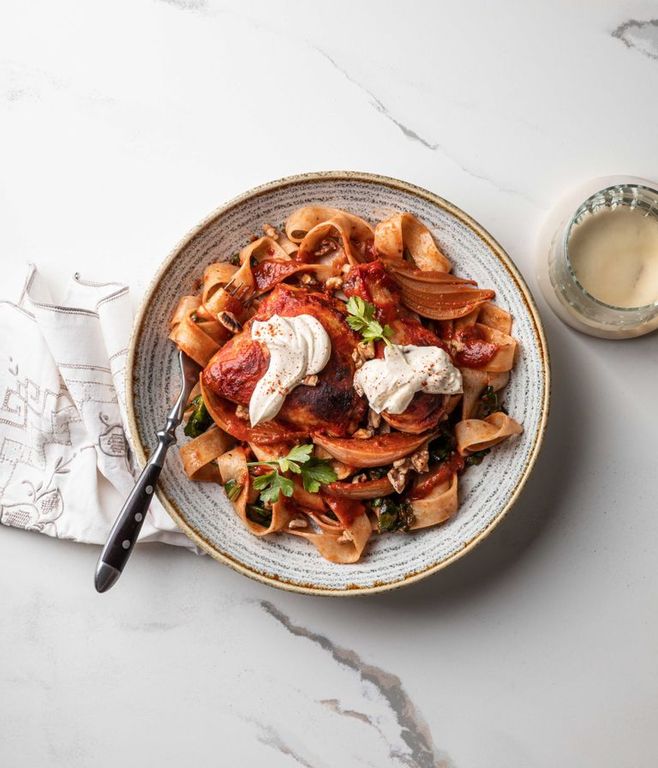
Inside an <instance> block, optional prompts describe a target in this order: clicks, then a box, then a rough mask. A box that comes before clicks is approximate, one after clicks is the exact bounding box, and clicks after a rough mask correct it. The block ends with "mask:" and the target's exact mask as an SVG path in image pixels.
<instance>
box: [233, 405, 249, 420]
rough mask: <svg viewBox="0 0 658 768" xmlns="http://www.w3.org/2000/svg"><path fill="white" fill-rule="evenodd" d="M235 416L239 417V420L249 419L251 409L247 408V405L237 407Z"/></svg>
mask: <svg viewBox="0 0 658 768" xmlns="http://www.w3.org/2000/svg"><path fill="white" fill-rule="evenodd" d="M235 415H236V416H237V417H238V419H248V418H249V408H247V406H246V405H237V406H236V407H235Z"/></svg>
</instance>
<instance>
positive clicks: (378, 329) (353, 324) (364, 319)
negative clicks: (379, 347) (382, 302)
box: [347, 296, 393, 344]
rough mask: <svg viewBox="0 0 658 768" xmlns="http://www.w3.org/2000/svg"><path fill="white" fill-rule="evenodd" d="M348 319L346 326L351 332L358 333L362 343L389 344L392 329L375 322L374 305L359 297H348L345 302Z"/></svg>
mask: <svg viewBox="0 0 658 768" xmlns="http://www.w3.org/2000/svg"><path fill="white" fill-rule="evenodd" d="M347 311H348V313H349V317H348V318H347V324H348V325H349V327H350V328H351V329H352V330H353V331H358V332H359V333H360V334H361V336H363V340H364V341H380V340H381V341H383V342H384V343H385V344H390V343H391V342H390V338H391V336H392V335H393V329H392V328H391V327H390V325H382V324H381V323H380V322H379V321H378V320H375V305H374V304H371V303H370V302H369V301H364V300H363V299H362V298H360V297H359V296H350V299H349V301H348V302H347Z"/></svg>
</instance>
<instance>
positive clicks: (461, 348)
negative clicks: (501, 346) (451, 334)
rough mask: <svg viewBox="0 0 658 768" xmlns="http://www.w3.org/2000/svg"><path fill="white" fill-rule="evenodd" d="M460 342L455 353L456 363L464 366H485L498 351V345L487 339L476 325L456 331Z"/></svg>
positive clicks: (457, 339) (456, 336)
mask: <svg viewBox="0 0 658 768" xmlns="http://www.w3.org/2000/svg"><path fill="white" fill-rule="evenodd" d="M455 340H456V341H457V342H458V346H457V349H456V350H455V352H454V353H453V358H454V360H455V364H456V365H458V366H460V367H462V368H483V367H484V366H485V365H487V363H490V362H491V361H492V360H493V358H494V357H495V356H496V353H497V352H498V346H497V345H496V344H493V343H492V342H490V341H487V340H486V339H485V338H484V335H483V334H482V331H481V330H480V329H479V328H478V327H477V326H476V325H469V326H467V327H466V328H462V329H461V330H460V331H457V332H456V333H455Z"/></svg>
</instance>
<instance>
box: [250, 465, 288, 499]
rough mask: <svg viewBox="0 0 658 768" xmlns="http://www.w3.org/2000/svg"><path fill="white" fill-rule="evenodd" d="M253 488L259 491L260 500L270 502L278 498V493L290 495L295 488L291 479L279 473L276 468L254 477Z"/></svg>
mask: <svg viewBox="0 0 658 768" xmlns="http://www.w3.org/2000/svg"><path fill="white" fill-rule="evenodd" d="M254 488H255V489H256V490H257V491H260V492H261V493H260V500H261V501H262V502H265V503H268V502H269V503H270V504H273V503H274V502H275V501H277V500H278V498H279V494H280V493H282V494H283V495H284V496H292V492H293V491H294V490H295V486H294V485H293V482H292V480H290V478H288V477H284V476H283V475H280V474H279V473H278V472H277V471H276V469H274V470H272V472H268V473H267V474H266V475H259V476H258V477H256V478H254Z"/></svg>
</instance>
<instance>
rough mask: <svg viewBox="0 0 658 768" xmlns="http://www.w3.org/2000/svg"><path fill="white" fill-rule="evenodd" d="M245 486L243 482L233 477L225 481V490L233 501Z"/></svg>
mask: <svg viewBox="0 0 658 768" xmlns="http://www.w3.org/2000/svg"><path fill="white" fill-rule="evenodd" d="M243 488H244V486H243V485H242V483H238V481H237V480H233V479H232V478H231V479H230V480H227V481H226V482H225V483H224V491H225V492H226V495H227V496H228V497H229V499H230V500H231V501H235V500H236V499H237V498H238V496H239V495H240V494H241V493H242V489H243Z"/></svg>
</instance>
